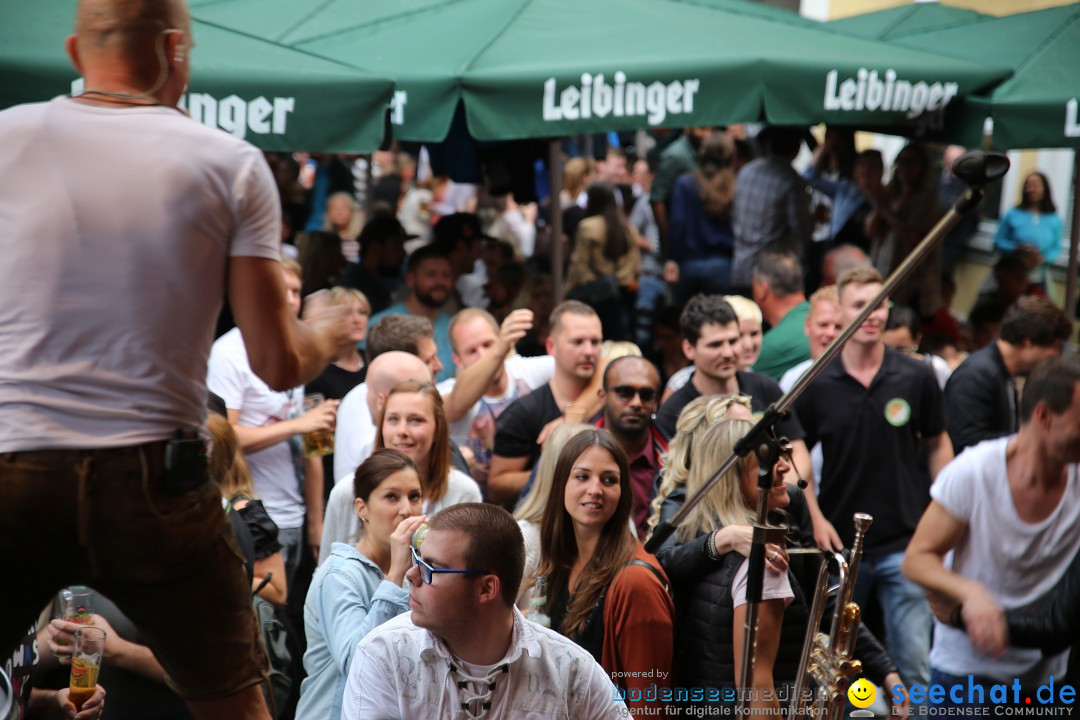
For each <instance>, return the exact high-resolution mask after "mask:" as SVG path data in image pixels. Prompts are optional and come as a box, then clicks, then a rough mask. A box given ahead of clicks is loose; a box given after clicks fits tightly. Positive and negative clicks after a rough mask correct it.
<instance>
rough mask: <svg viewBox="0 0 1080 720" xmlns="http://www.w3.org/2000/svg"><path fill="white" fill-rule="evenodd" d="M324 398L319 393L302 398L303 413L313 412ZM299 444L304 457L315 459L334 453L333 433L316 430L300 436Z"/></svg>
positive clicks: (331, 431)
mask: <svg viewBox="0 0 1080 720" xmlns="http://www.w3.org/2000/svg"><path fill="white" fill-rule="evenodd" d="M324 400H325V398H324V397H323V396H322V394H321V393H311V394H310V395H305V396H304V412H305V413H306V412H309V411H311V410H314V409H315V408H317V407H318V406H319V405H321V404H322V402H323V401H324ZM300 442H301V443H302V444H303V446H304V457H309V458H315V457H322V456H323V455H329V454H330V453H332V452H334V431H333V430H316V431H315V432H309V433H303V434H301V435H300Z"/></svg>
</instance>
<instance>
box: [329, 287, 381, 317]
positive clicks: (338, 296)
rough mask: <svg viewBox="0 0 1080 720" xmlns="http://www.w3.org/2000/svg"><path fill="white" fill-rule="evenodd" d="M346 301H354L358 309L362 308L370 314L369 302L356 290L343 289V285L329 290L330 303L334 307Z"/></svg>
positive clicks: (365, 296)
mask: <svg viewBox="0 0 1080 720" xmlns="http://www.w3.org/2000/svg"><path fill="white" fill-rule="evenodd" d="M346 300H355V301H356V302H358V303H360V307H362V308H364V311H365V312H366V313H367V314H368V315H370V314H371V301H369V300H368V299H367V295H365V294H364V293H362V292H360V291H359V290H357V289H356V288H351V287H345V286H343V285H336V286H334V287H332V288H330V302H332V303H333V304H334V305H340V304H341V303H343V302H345V301H346Z"/></svg>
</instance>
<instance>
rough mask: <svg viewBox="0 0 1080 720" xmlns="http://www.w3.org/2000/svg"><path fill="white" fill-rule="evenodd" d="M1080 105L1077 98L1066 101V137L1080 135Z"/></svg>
mask: <svg viewBox="0 0 1080 720" xmlns="http://www.w3.org/2000/svg"><path fill="white" fill-rule="evenodd" d="M1078 107H1080V105H1078V103H1077V102H1076V98H1073V99H1072V100H1069V101H1068V102H1067V103H1065V137H1080V123H1078V122H1077V121H1076V116H1077V109H1078Z"/></svg>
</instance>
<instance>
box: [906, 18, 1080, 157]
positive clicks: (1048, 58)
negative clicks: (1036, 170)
mask: <svg viewBox="0 0 1080 720" xmlns="http://www.w3.org/2000/svg"><path fill="white" fill-rule="evenodd" d="M896 42H897V43H898V44H902V45H904V46H905V47H911V48H923V49H926V48H936V49H937V50H938V51H939V52H942V53H948V54H949V55H953V56H955V57H958V58H963V59H966V60H971V61H974V62H994V63H998V64H1001V63H1004V64H1005V65H1007V66H1009V67H1011V68H1013V71H1014V72H1013V76H1012V77H1010V78H1009V79H1008V80H1006V81H1005V82H1003V83H1001V85H999V86H998V87H996V88H995V89H994V90H993V91H992V92H990V93H987V94H985V95H984V96H980V97H977V98H972V99H970V100H969V102H968V103H967V105H968V108H969V110H971V111H972V112H970V113H967V123H966V127H965V128H964V133H965V138H964V139H965V140H966V141H967V144H971V145H975V144H978V142H979V139H980V138H981V135H982V127H983V123H982V121H983V118H984V117H986V116H987V115H989V116H990V117H992V118H993V119H994V144H995V145H996V146H998V147H1002V148H1010V149H1016V148H1035V147H1044V148H1080V114H1078V112H1077V100H1078V99H1080V5H1078V4H1075V3H1074V4H1071V5H1064V6H1062V7H1056V8H1050V9H1048V10H1037V11H1035V12H1028V13H1020V14H1017V15H1007V16H1005V17H1000V18H996V19H993V20H987V21H985V22H978V23H975V24H973V25H967V26H963V27H955V28H949V29H944V30H936V31H931V32H925V33H920V34H918V35H907V36H904V37H902V38H898V39H897V40H896Z"/></svg>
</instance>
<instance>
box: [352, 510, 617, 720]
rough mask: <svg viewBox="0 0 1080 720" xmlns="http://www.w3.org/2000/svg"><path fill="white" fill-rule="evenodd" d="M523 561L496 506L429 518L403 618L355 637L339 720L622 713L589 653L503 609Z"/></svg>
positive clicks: (517, 538)
mask: <svg viewBox="0 0 1080 720" xmlns="http://www.w3.org/2000/svg"><path fill="white" fill-rule="evenodd" d="M524 566H525V543H524V540H523V539H522V537H521V530H520V529H519V528H518V526H517V523H516V522H515V521H514V519H513V517H511V515H510V513H508V512H506V511H505V510H503V509H501V508H498V507H495V506H493V505H486V504H481V503H463V504H460V505H454V506H452V507H449V508H446V509H444V510H443V511H441V512H440V513H439V514H438V515H436V516H435V517H434V518H432V520H431V524H430V528H429V530H428V533H427V535H426V537H425V538H424V540H423V545H422V546H421V548H420V550H419V551H417V550H415V549H414V550H413V567H412V568H410V569H409V571H408V572H407V573H406V574H405V579H406V581H407V582H408V585H409V606H410V607H411V608H412V612H410V613H408V614H404V615H399V616H398V617H396V618H394V619H393V620H390V621H388V622H386V623H384V624H383V625H380V626H379V627H377V628H375V629H374V630H372V631H371V632H370V633H369V634H368V635H367V636H366V637H364V639H363V640H361V641H360V644H359V645H358V646H357V648H356V651H355V653H354V655H353V660H352V666H351V667H350V668H349V677H348V681H347V682H346V686H345V697H344V703H343V705H342V717H345V718H349V719H350V720H383V718H387V717H401V718H429V717H430V718H442V717H458V716H461V717H468V718H475V719H477V720H479V719H480V718H485V717H491V718H509V719H510V720H513V719H514V718H518V717H529V718H547V717H550V718H557V717H558V718H562V717H572V718H584V719H590V718H598V719H599V718H605V719H606V718H612V719H614V718H620V717H625V716H626V715H627V710H626V707H625V706H624V705H623V703H621V702H618V701H615V700H614V699H613V691H612V684H611V681H610V680H609V679H608V677H607V675H606V674H605V672H604V670H603V668H601V667H600V665H599V664H597V662H596V661H595V660H593V658H592V656H590V655H589V654H588V653H587V652H586V651H585V650H583V649H582V648H580V647H579V646H578V645H577V644H576V643H574V642H573V641H572V640H569V639H567V638H565V637H563V636H562V635H559V634H558V633H556V632H553V631H552V630H549V629H547V628H543V627H540V626H539V625H536V624H535V623H531V622H527V621H526V620H525V617H524V616H523V615H522V614H521V613H520V612H519V611H518V609H517V608H516V607H515V606H514V599H515V598H516V596H517V592H518V589H519V586H520V584H521V576H522V572H523V570H524Z"/></svg>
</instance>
